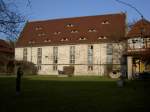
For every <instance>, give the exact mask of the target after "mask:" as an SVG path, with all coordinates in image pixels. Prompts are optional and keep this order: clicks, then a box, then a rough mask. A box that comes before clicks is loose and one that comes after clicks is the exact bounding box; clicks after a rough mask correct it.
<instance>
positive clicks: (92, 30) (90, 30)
mask: <svg viewBox="0 0 150 112" xmlns="http://www.w3.org/2000/svg"><path fill="white" fill-rule="evenodd" d="M88 32H96V29H93V28H91V29H89V30H88Z"/></svg>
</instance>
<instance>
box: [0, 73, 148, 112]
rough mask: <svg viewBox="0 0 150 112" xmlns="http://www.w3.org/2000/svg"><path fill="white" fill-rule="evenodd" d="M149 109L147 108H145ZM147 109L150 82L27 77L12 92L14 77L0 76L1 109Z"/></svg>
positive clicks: (74, 111) (125, 111) (28, 111)
mask: <svg viewBox="0 0 150 112" xmlns="http://www.w3.org/2000/svg"><path fill="white" fill-rule="evenodd" d="M148 109H149V110H148ZM130 111H132V112H150V81H149V80H147V81H127V82H126V85H125V87H124V88H119V87H117V85H116V80H111V79H107V78H101V77H66V78H62V77H50V76H26V77H24V78H23V79H22V94H21V96H18V97H17V96H16V95H15V77H0V112H130Z"/></svg>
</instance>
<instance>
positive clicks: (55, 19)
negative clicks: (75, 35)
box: [28, 12, 126, 23]
mask: <svg viewBox="0 0 150 112" xmlns="http://www.w3.org/2000/svg"><path fill="white" fill-rule="evenodd" d="M120 14H126V13H124V12H120V13H119V12H118V13H109V14H102V15H89V16H88V15H87V16H78V17H64V18H54V19H47V20H36V21H28V23H38V22H48V21H57V20H58V21H59V20H68V19H80V18H87V17H98V16H110V15H120Z"/></svg>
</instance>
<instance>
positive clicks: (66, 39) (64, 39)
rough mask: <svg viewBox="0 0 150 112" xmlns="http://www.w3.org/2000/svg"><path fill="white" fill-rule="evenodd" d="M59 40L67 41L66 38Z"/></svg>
mask: <svg viewBox="0 0 150 112" xmlns="http://www.w3.org/2000/svg"><path fill="white" fill-rule="evenodd" d="M60 41H62V42H63V41H68V38H62V39H61V40H60Z"/></svg>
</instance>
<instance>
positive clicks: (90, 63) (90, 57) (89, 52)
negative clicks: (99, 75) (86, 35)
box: [88, 45, 93, 70]
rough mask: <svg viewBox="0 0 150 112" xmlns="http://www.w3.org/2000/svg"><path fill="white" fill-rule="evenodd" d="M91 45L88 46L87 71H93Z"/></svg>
mask: <svg viewBox="0 0 150 112" xmlns="http://www.w3.org/2000/svg"><path fill="white" fill-rule="evenodd" d="M92 64H93V45H88V70H93V65H92Z"/></svg>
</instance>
